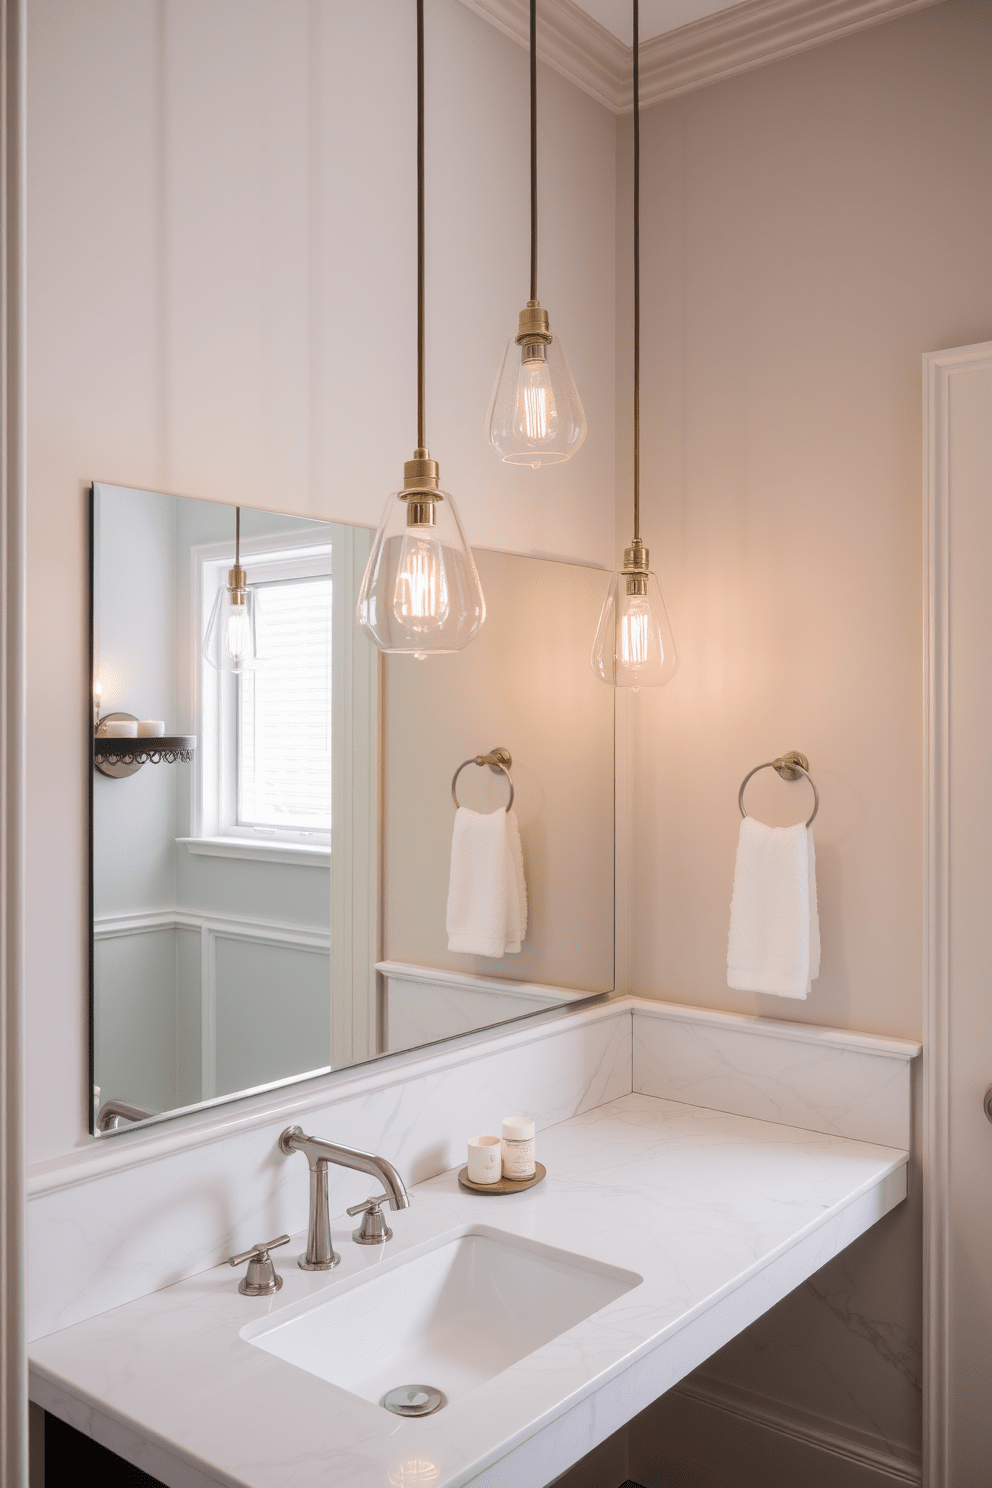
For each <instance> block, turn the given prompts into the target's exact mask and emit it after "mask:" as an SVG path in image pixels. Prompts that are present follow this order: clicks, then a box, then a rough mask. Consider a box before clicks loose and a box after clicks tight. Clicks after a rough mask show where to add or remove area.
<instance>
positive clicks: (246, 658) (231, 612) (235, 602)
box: [203, 506, 257, 672]
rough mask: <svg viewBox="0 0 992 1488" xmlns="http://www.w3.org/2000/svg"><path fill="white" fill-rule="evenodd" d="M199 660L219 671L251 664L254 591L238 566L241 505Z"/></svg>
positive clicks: (254, 661)
mask: <svg viewBox="0 0 992 1488" xmlns="http://www.w3.org/2000/svg"><path fill="white" fill-rule="evenodd" d="M203 659H204V661H206V662H209V663H210V665H211V666H212V667H216V669H217V671H219V672H243V671H246V670H248V669H249V668H251V667H253V666H254V665H255V663H256V660H257V657H256V652H255V591H254V589H249V588H248V575H247V574H246V573H245V571H244V569H243V568H242V567H241V508H240V506H236V507H235V508H234V567H233V568H232V569H229V570H228V574H227V583H226V584H222V585H221V586H220V588H219V589H218V591H217V598H216V599H215V600H214V607H213V609H212V610H211V612H210V623H209V625H208V626H207V634H206V638H205V640H204V642H203Z"/></svg>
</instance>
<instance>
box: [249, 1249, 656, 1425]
mask: <svg viewBox="0 0 992 1488" xmlns="http://www.w3.org/2000/svg"><path fill="white" fill-rule="evenodd" d="M640 1282H641V1277H640V1276H638V1275H636V1274H635V1273H634V1272H633V1271H622V1270H620V1268H619V1267H616V1266H606V1265H603V1264H601V1263H600V1262H599V1261H592V1260H588V1259H586V1257H584V1256H579V1255H573V1254H572V1253H571V1252H569V1251H565V1250H557V1249H554V1248H552V1247H551V1246H548V1245H541V1244H538V1243H537V1242H536V1241H532V1240H524V1239H520V1238H518V1237H517V1236H516V1235H509V1234H506V1233H504V1232H503V1231H502V1230H496V1229H491V1228H490V1227H489V1226H488V1225H468V1226H465V1227H463V1228H462V1229H459V1230H456V1231H454V1232H451V1231H449V1232H448V1233H447V1234H444V1235H439V1236H438V1237H437V1238H436V1239H435V1240H432V1241H430V1242H428V1243H427V1244H424V1245H421V1246H418V1247H416V1248H415V1249H414V1250H413V1251H411V1252H409V1253H408V1254H406V1255H400V1256H397V1257H396V1258H395V1260H393V1259H392V1258H389V1259H384V1260H383V1263H382V1265H381V1266H379V1267H377V1268H376V1269H375V1271H374V1272H373V1273H372V1274H371V1275H369V1274H368V1272H366V1273H364V1274H363V1275H361V1276H356V1277H354V1278H352V1279H350V1280H348V1281H344V1282H341V1283H339V1284H338V1286H336V1287H335V1288H334V1294H333V1296H331V1297H329V1298H327V1299H326V1300H318V1301H305V1302H302V1303H296V1304H294V1305H293V1306H292V1307H287V1308H284V1309H282V1311H280V1312H276V1313H274V1314H272V1315H271V1316H269V1317H266V1318H263V1319H260V1320H259V1321H258V1322H254V1323H248V1324H247V1325H246V1326H245V1327H244V1328H242V1329H241V1337H242V1338H244V1339H245V1340H246V1341H247V1342H249V1343H253V1344H254V1345H255V1346H256V1347H257V1348H262V1349H265V1350H266V1351H267V1352H268V1353H270V1354H274V1355H276V1357H277V1358H280V1359H284V1360H286V1362H287V1363H289V1364H295V1365H297V1366H298V1368H300V1369H306V1370H309V1372H310V1373H311V1374H316V1375H318V1376H319V1377H320V1378H321V1379H325V1380H329V1381H330V1382H331V1384H335V1385H339V1386H340V1387H341V1388H342V1389H344V1390H349V1391H351V1393H352V1394H354V1395H359V1396H361V1397H362V1398H363V1399H365V1400H371V1401H375V1402H376V1403H379V1402H380V1401H381V1400H382V1399H383V1397H384V1396H385V1395H386V1394H387V1393H388V1392H390V1391H393V1390H396V1389H398V1388H400V1387H403V1386H409V1385H422V1386H427V1387H429V1388H432V1389H433V1390H434V1391H440V1392H441V1393H442V1394H443V1395H444V1396H445V1397H446V1399H447V1400H449V1401H450V1400H457V1399H459V1397H461V1396H464V1395H467V1394H468V1392H469V1391H470V1390H474V1389H475V1388H476V1387H477V1386H479V1385H481V1384H484V1383H485V1382H486V1380H489V1379H492V1377H493V1376H494V1375H496V1374H500V1373H501V1372H502V1371H503V1370H504V1369H508V1368H509V1367H510V1365H511V1364H515V1363H516V1362H517V1361H518V1360H519V1359H522V1358H524V1357H525V1356H526V1355H527V1354H531V1353H533V1352H534V1350H535V1349H539V1348H541V1347H542V1346H543V1345H544V1344H546V1343H550V1342H551V1340H552V1339H553V1338H557V1337H558V1335H559V1334H561V1333H564V1332H566V1331H567V1330H568V1329H569V1328H574V1327H575V1325H576V1323H580V1322H582V1320H583V1319H584V1318H587V1317H590V1316H591V1314H592V1313H594V1312H598V1311H599V1310H600V1308H602V1307H605V1306H606V1305H607V1303H609V1302H612V1301H614V1300H615V1299H616V1298H617V1297H622V1296H623V1294H624V1293H625V1292H629V1291H630V1290H631V1289H632V1288H633V1287H636V1286H639V1285H640ZM405 1413H406V1412H404V1414H405Z"/></svg>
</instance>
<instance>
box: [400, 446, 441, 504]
mask: <svg viewBox="0 0 992 1488" xmlns="http://www.w3.org/2000/svg"><path fill="white" fill-rule="evenodd" d="M440 479H441V472H440V467H439V465H438V463H437V461H436V460H432V459H431V456H430V451H429V450H425V449H415V450H414V452H413V459H412V460H407V461H406V463H405V464H404V466H403V489H402V491H401V492H400V496H401V497H402V498H403V500H404V501H406V500H408V499H409V497H410V496H411V495H416V494H417V493H418V492H421V491H424V492H427V491H437V489H438V484H439V482H440ZM435 499H440V498H439V497H438V498H435Z"/></svg>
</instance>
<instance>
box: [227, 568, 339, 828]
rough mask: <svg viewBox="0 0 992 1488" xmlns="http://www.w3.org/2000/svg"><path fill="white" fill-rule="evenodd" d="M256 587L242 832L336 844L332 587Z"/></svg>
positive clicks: (243, 737) (245, 680)
mask: <svg viewBox="0 0 992 1488" xmlns="http://www.w3.org/2000/svg"><path fill="white" fill-rule="evenodd" d="M251 587H252V588H253V589H254V591H255V596H256V598H255V606H256V619H255V630H256V645H257V651H258V665H257V667H256V668H255V669H253V670H251V671H245V672H242V673H241V675H240V676H239V678H238V681H237V687H238V699H237V722H236V738H235V739H233V740H231V741H230V743H231V744H233V745H234V747H235V750H236V755H237V765H236V773H237V822H236V825H237V826H238V827H240V828H247V829H248V830H250V831H252V832H258V833H260V834H262V835H275V836H282V837H283V838H285V837H288V836H292V837H294V838H295V837H297V836H299V837H302V838H304V839H306V840H313V841H318V840H326V841H327V842H330V832H331V780H332V773H331V751H332V739H331V735H332V724H333V708H332V677H333V644H332V643H333V624H332V603H331V601H332V580H331V578H330V576H329V575H321V576H313V577H308V578H283V579H280V580H270V581H268V582H262V583H257V584H252V585H251Z"/></svg>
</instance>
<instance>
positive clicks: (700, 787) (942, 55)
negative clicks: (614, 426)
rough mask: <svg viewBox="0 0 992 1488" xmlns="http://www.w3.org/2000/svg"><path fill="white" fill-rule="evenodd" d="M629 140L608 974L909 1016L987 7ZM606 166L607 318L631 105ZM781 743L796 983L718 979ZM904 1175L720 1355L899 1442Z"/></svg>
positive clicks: (767, 1001) (905, 1371) (909, 1338)
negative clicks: (815, 906) (633, 285)
mask: <svg viewBox="0 0 992 1488" xmlns="http://www.w3.org/2000/svg"><path fill="white" fill-rule="evenodd" d="M641 148H642V162H643V165H642V171H643V174H642V193H643V195H642V222H643V229H642V230H643V238H642V251H643V280H644V288H643V294H644V310H643V345H644V362H643V374H642V410H643V413H642V419H643V424H644V430H643V498H642V499H643V506H644V518H643V521H644V536H645V540H646V541H647V542H648V543H649V544H650V546H651V549H652V552H653V555H654V557H653V562H654V564H655V566H656V567H657V569H658V570H659V572H660V574H661V577H662V582H663V586H664V588H665V593H666V598H667V600H668V604H669V612H670V614H671V616H672V622H673V625H674V626H675V627H676V634H677V638H678V641H679V645H680V650H681V654H682V669H681V672H680V673H679V675H678V676H677V677H676V679H675V681H674V682H673V683H672V685H671V686H670V687H668V688H665V689H664V690H661V691H659V692H657V693H651V692H645V693H643V694H642V695H640V696H639V697H637V698H635V699H633V700H631V701H632V704H633V707H632V716H631V719H630V728H631V746H630V748H631V752H630V771H631V778H630V785H629V791H630V798H631V800H632V801H633V802H634V804H635V806H636V810H635V811H634V813H633V816H632V826H631V832H632V848H631V861H630V868H629V871H630V886H631V887H630V892H629V901H628V904H627V913H628V916H629V924H630V963H631V966H630V986H631V988H632V990H634V991H636V992H639V993H642V994H647V995H653V996H657V997H664V998H669V999H672V1000H675V1001H683V1002H690V1003H698V1004H704V1005H707V1006H711V1007H721V1008H728V1009H731V1010H734V1011H741V1012H749V1013H761V1014H766V1015H769V1016H772V1017H787V1018H797V1019H801V1020H805V1021H810V1022H816V1023H830V1024H836V1025H840V1026H847V1027H852V1028H859V1029H865V1030H870V1031H875V1032H879V1033H891V1034H901V1035H907V1036H910V1037H918V1036H919V1035H920V1032H921V982H922V931H921V895H922V811H923V806H922V790H923V778H922V593H923V590H922V570H921V565H922V498H921V475H920V470H921V371H920V359H921V353H923V352H924V351H927V350H930V349H935V348H938V347H943V346H957V345H961V344H964V343H968V342H973V341H981V340H985V339H987V338H988V337H989V336H990V335H992V275H990V272H989V269H990V244H992V192H990V188H989V183H990V181H992V8H990V7H989V5H988V4H987V3H983V0H946V3H944V4H942V5H938V6H936V7H934V8H933V9H929V10H925V11H922V12H920V13H919V14H916V15H913V16H910V17H908V18H906V19H904V20H900V21H896V22H892V23H890V24H888V25H885V26H880V27H878V28H877V29H874V30H869V31H864V32H862V33H860V34H859V35H857V36H854V37H851V38H850V39H847V40H843V41H839V42H836V43H834V44H832V45H830V46H826V47H822V48H819V49H817V50H815V51H810V52H808V53H806V54H804V55H801V56H797V57H794V58H792V59H790V60H788V61H785V62H782V63H779V64H776V65H775V66H772V67H768V68H765V69H762V70H760V71H757V72H753V73H750V74H748V75H746V76H744V77H741V78H737V79H734V80H732V81H729V82H726V83H723V84H720V85H718V86H715V87H711V88H707V89H704V90H701V91H700V92H698V93H694V94H691V95H689V96H687V97H685V98H682V99H678V100H676V101H674V102H672V103H670V104H667V105H665V106H662V107H659V108H657V109H653V110H651V111H650V112H649V113H648V114H647V115H646V116H645V117H644V119H643V124H642V147H641ZM618 171H619V174H620V177H621V179H620V180H619V182H618V213H619V240H620V244H621V248H620V253H621V257H620V265H621V275H620V293H621V299H620V317H621V322H622V323H623V324H626V323H627V321H628V317H629V303H628V301H627V299H626V295H627V290H628V285H627V282H626V281H627V275H626V270H625V267H624V266H625V263H626V262H627V261H628V260H627V259H626V252H627V245H628V244H629V226H628V223H629V217H628V211H629V207H628V206H627V205H626V203H627V202H628V201H629V198H628V197H627V192H628V190H629V179H630V178H629V125H627V124H626V123H625V125H624V127H623V128H622V129H621V131H620V134H619V137H618ZM628 354H629V353H628V350H627V343H626V338H623V339H622V343H621V345H620V347H619V355H620V356H621V357H622V358H623V362H622V363H621V365H625V364H626V361H627V357H628ZM621 387H622V383H621ZM627 406H628V405H627V402H626V398H625V396H624V393H623V391H621V400H620V407H621V420H620V428H619V432H618V445H619V448H620V449H621V451H623V450H625V449H626V445H627V433H626V430H625V428H624V418H625V414H626V407H627ZM620 475H621V479H620V482H619V483H618V487H617V493H618V494H617V510H618V523H619V525H618V543H619V542H621V541H622V540H623V539H625V538H627V536H628V526H627V522H626V521H625V520H624V511H625V502H626V497H625V495H624V492H625V491H626V490H628V489H629V486H628V485H627V483H626V482H627V466H626V462H625V461H624V460H621V465H620ZM791 748H796V749H801V750H803V751H804V752H805V753H806V754H808V756H809V759H810V765H811V771H812V774H813V776H814V778H815V779H816V782H817V785H818V787H819V791H820V801H821V805H820V813H819V816H818V818H817V822H816V827H815V829H814V830H815V837H816V847H817V869H818V872H817V879H818V889H819V899H820V917H821V928H822V938H823V970H822V973H821V975H820V978H819V980H818V981H816V982H815V983H814V985H813V990H812V993H811V995H810V997H809V999H808V1001H806V1002H805V1003H797V1002H791V1001H790V1002H784V1001H781V1000H778V999H776V998H773V997H766V996H759V995H752V994H747V993H740V992H734V991H731V990H730V989H729V988H728V987H727V982H726V947H727V927H728V912H729V903H730V892H731V885H732V880H733V865H734V851H735V845H736V840H737V832H738V822H739V817H738V812H737V790H738V786H739V784H740V781H741V779H742V777H743V775H744V774H745V772H746V771H747V770H749V769H750V768H751V767H752V765H756V764H758V763H759V762H760V761H762V760H767V759H770V758H772V757H773V756H774V755H777V754H779V753H781V752H782V751H783V750H786V749H791ZM752 784H753V786H757V785H758V781H755V782H753V783H752ZM751 789H752V788H751V787H749V796H748V805H749V809H751V810H752V811H754V812H755V813H764V814H766V819H767V820H779V821H783V820H797V819H798V818H799V817H800V815H801V814H803V813H805V812H806V811H807V809H808V805H807V803H808V800H809V796H808V790H807V787H806V786H805V785H799V784H797V785H789V786H787V785H784V784H782V783H780V782H779V781H778V780H777V777H775V776H773V775H772V773H771V772H770V771H769V772H765V776H764V777H763V780H762V789H761V790H758V789H755V790H754V792H753V794H751V793H750V792H751ZM772 813H782V814H781V815H773V814H772ZM914 1187H915V1194H914V1198H913V1200H912V1201H911V1203H910V1205H909V1206H907V1207H906V1208H905V1209H904V1210H902V1211H901V1212H900V1213H899V1214H897V1215H894V1216H892V1217H891V1218H890V1220H888V1221H886V1223H885V1224H884V1225H883V1226H882V1227H881V1228H880V1230H879V1232H878V1233H877V1234H876V1233H875V1232H873V1233H872V1234H871V1235H869V1236H867V1237H866V1238H865V1239H864V1240H863V1241H861V1242H860V1243H859V1245H858V1246H856V1247H855V1248H854V1249H853V1250H852V1251H851V1252H849V1253H848V1254H847V1255H846V1256H845V1257H844V1258H842V1260H841V1261H838V1262H837V1263H835V1264H834V1265H833V1266H831V1267H829V1268H828V1270H827V1271H826V1272H824V1273H821V1275H820V1276H819V1277H817V1278H815V1279H814V1280H813V1281H812V1282H810V1283H809V1285H808V1286H807V1287H805V1288H803V1289H802V1291H801V1292H800V1293H797V1294H796V1295H795V1296H794V1297H793V1298H790V1299H789V1300H788V1301H787V1302H786V1303H783V1305H782V1307H780V1308H778V1309H776V1311H775V1312H774V1313H773V1314H771V1315H770V1316H769V1318H768V1319H766V1320H765V1321H764V1322H763V1323H762V1324H760V1325H759V1327H758V1328H757V1329H755V1330H752V1331H751V1333H749V1334H747V1335H745V1337H744V1338H743V1339H741V1340H739V1341H738V1343H737V1344H735V1345H732V1346H731V1349H729V1350H728V1351H727V1352H726V1355H725V1356H724V1357H722V1358H721V1359H720V1360H718V1361H717V1363H716V1365H715V1369H716V1371H717V1372H720V1373H722V1374H723V1375H724V1376H725V1377H731V1378H736V1379H740V1380H747V1381H748V1382H749V1383H750V1385H751V1387H752V1388H754V1389H756V1390H759V1391H765V1392H766V1393H768V1394H769V1395H770V1396H773V1397H776V1398H785V1399H793V1400H796V1401H798V1402H803V1401H805V1402H806V1403H807V1404H808V1403H809V1402H810V1401H815V1402H817V1403H818V1404H817V1408H818V1409H820V1410H822V1411H823V1412H824V1413H825V1414H827V1415H832V1416H835V1417H837V1418H839V1419H842V1420H845V1421H849V1422H851V1423H852V1424H859V1425H860V1426H861V1427H863V1428H864V1429H865V1430H866V1431H868V1432H869V1433H875V1434H877V1435H879V1436H881V1437H884V1438H888V1439H890V1440H892V1441H894V1442H903V1443H907V1444H910V1445H912V1444H913V1443H914V1442H917V1443H918V1433H919V1404H918V1398H919V1397H918V1389H919V1378H920V1355H919V1348H920V1344H919V1337H920V1296H919V1287H920V1275H919V1273H920V1258H919V1207H918V1193H919V1190H918V1182H916V1183H915V1184H914ZM748 1481H750V1480H748Z"/></svg>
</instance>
